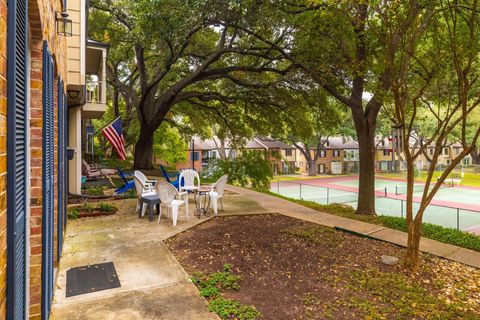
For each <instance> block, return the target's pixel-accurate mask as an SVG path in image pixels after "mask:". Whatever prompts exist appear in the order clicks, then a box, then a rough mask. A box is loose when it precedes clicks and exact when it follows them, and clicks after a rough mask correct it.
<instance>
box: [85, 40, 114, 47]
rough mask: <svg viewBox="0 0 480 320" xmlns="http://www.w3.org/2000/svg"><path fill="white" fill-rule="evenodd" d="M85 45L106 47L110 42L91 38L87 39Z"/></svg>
mask: <svg viewBox="0 0 480 320" xmlns="http://www.w3.org/2000/svg"><path fill="white" fill-rule="evenodd" d="M87 46H90V47H98V48H106V49H108V48H109V47H110V44H108V43H105V42H100V41H96V40H93V39H87Z"/></svg>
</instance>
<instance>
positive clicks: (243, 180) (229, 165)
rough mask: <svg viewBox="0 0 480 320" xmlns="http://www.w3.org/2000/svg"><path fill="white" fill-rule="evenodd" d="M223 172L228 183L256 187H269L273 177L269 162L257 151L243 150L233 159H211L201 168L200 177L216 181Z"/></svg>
mask: <svg viewBox="0 0 480 320" xmlns="http://www.w3.org/2000/svg"><path fill="white" fill-rule="evenodd" d="M224 174H228V177H229V183H232V184H236V185H240V186H252V187H253V188H258V189H268V188H270V180H271V179H272V177H273V176H272V169H271V168H270V163H269V162H268V161H267V160H265V159H264V157H263V154H262V153H259V152H244V153H243V154H242V155H241V156H239V157H237V158H236V159H233V160H217V161H213V162H211V163H210V164H209V165H208V166H207V167H206V168H205V169H204V170H202V179H203V178H205V179H209V180H211V181H216V180H217V179H218V178H220V177H221V176H222V175H224Z"/></svg>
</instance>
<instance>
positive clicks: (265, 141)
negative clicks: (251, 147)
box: [253, 136, 294, 149]
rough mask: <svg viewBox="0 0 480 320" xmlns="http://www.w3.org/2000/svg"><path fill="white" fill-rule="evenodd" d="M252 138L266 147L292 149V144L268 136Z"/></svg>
mask: <svg viewBox="0 0 480 320" xmlns="http://www.w3.org/2000/svg"><path fill="white" fill-rule="evenodd" d="M253 140H256V141H257V143H259V144H261V145H263V146H264V147H263V148H265V147H267V148H268V149H293V148H294V146H292V145H291V144H288V143H285V142H283V141H281V140H278V139H274V138H270V137H260V136H258V137H256V138H254V139H253Z"/></svg>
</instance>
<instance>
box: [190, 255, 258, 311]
mask: <svg viewBox="0 0 480 320" xmlns="http://www.w3.org/2000/svg"><path fill="white" fill-rule="evenodd" d="M192 281H193V283H195V285H196V286H197V287H198V288H199V290H200V295H201V296H202V297H204V298H206V299H207V300H208V302H209V309H210V311H212V312H215V313H216V314H217V315H218V316H219V317H220V318H222V319H231V318H234V319H241V320H250V319H252V320H253V319H258V318H260V317H261V313H260V312H259V311H258V310H256V309H255V308H254V307H252V306H248V305H244V304H241V303H240V302H238V301H236V300H232V299H226V298H225V297H224V296H223V295H222V293H221V291H224V290H239V289H240V282H241V281H242V276H240V275H235V274H233V273H232V266H231V265H229V264H225V265H224V266H223V271H219V272H213V273H210V274H203V273H201V272H195V273H194V274H193V276H192Z"/></svg>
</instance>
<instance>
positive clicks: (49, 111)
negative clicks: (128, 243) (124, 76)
mask: <svg viewBox="0 0 480 320" xmlns="http://www.w3.org/2000/svg"><path fill="white" fill-rule="evenodd" d="M87 9H88V1H87V0H69V1H68V3H67V0H0V319H9V320H10V319H15V320H16V319H26V318H30V319H48V318H49V315H50V306H51V302H52V299H53V286H54V279H55V270H56V268H55V266H56V265H57V264H58V262H59V259H60V256H61V249H62V241H63V240H62V239H63V227H64V223H65V213H66V197H67V185H68V183H69V181H68V180H67V174H66V172H67V166H68V163H67V150H66V149H67V141H71V142H70V143H69V144H70V145H71V146H73V147H74V148H78V149H77V151H80V150H81V146H80V145H76V144H75V143H74V142H76V141H80V143H81V139H80V137H81V134H82V131H81V127H82V121H85V119H84V118H85V116H88V117H92V116H99V115H101V112H102V107H104V103H103V104H102V102H104V100H100V99H98V98H97V99H95V100H94V101H90V103H91V105H88V101H86V99H85V96H86V86H85V77H86V76H87V75H92V74H97V76H96V78H95V79H96V80H97V82H100V81H101V80H102V77H104V71H102V66H104V63H105V58H106V47H105V46H104V45H102V44H98V43H93V44H90V45H91V46H93V49H92V50H90V53H89V50H88V45H89V43H88V41H87V37H86V21H87V20H86V17H87V12H88V10H87ZM68 14H69V15H70V17H68ZM72 20H73V23H72ZM72 25H73V30H72V29H71V27H72ZM63 27H67V28H66V29H63ZM68 27H70V29H69V28H68ZM72 31H73V32H72ZM72 33H73V36H72ZM77 49H78V50H77ZM75 50H77V51H78V54H77V52H76V51H75ZM89 54H90V58H89ZM75 61H76V62H78V63H77V64H75ZM88 61H90V64H89V65H88V64H87V62H88ZM67 62H68V63H67ZM103 70H104V69H103ZM77 74H78V77H75V76H76V75H77ZM77 78H78V79H77ZM96 92H102V94H105V86H104V85H103V84H100V85H99V88H98V90H96ZM72 97H73V98H75V99H77V100H75V99H73V100H72V99H71V98H72ZM82 99H83V100H82ZM85 102H87V104H85ZM103 111H104V110H103ZM82 116H83V118H81V117H82ZM79 117H80V118H79ZM67 120H68V128H67ZM68 129H70V130H68ZM78 154H79V152H77V155H76V156H77V159H74V160H73V162H72V165H70V166H71V170H70V173H71V174H73V175H77V176H75V179H73V180H74V182H73V183H71V184H72V187H71V188H70V189H71V190H73V191H75V187H76V186H77V182H78V181H79V180H80V179H79V176H80V173H79V171H80V170H79V171H76V166H75V164H74V163H76V162H75V160H76V161H77V162H78V161H80V160H79V158H80V156H79V155H78ZM70 180H72V179H70Z"/></svg>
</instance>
